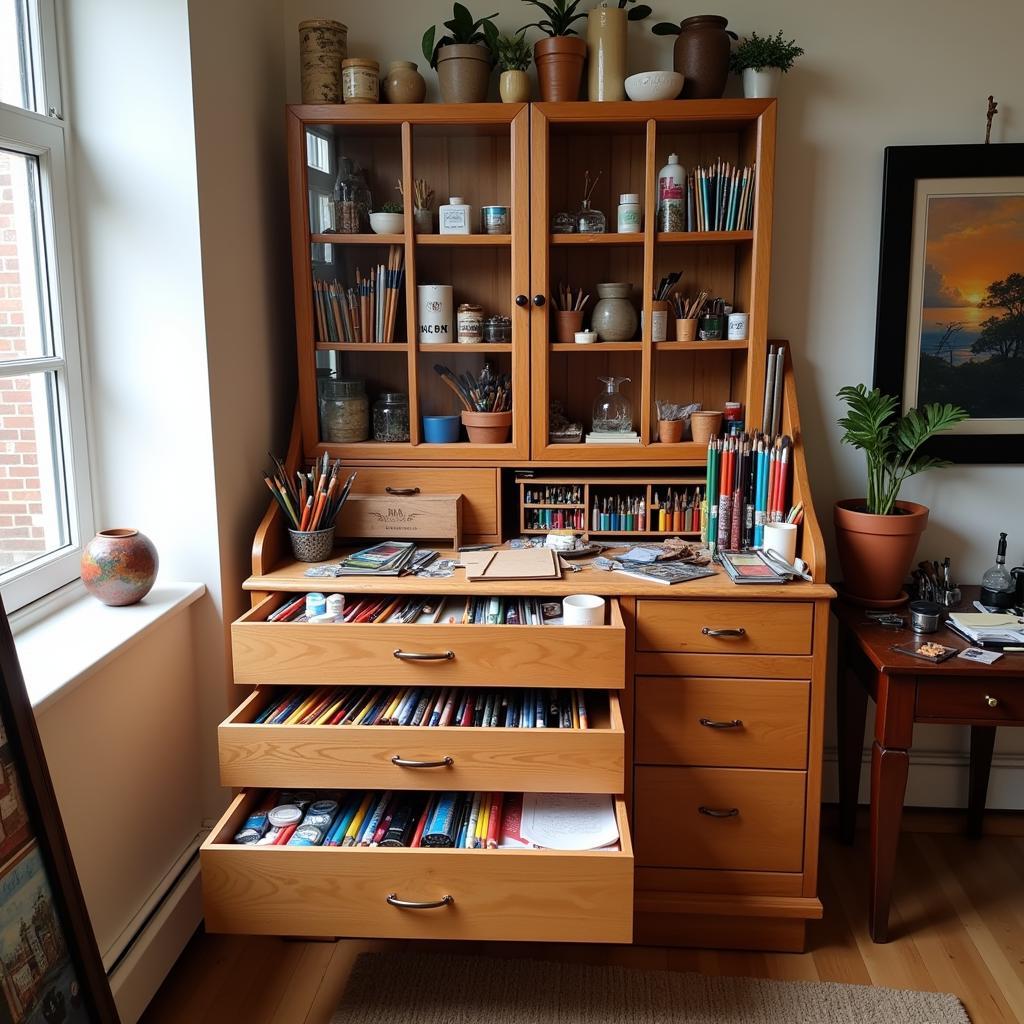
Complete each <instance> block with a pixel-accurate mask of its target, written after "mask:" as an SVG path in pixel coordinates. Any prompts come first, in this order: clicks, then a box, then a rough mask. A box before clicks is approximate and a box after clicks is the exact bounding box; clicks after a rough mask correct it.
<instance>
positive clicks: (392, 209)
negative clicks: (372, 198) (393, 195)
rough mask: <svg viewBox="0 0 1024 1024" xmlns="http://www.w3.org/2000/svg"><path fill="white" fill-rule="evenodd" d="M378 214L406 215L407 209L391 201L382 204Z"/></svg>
mask: <svg viewBox="0 0 1024 1024" xmlns="http://www.w3.org/2000/svg"><path fill="white" fill-rule="evenodd" d="M377 212H378V213H404V212H405V208H404V207H403V206H402V204H401V203H396V202H395V201H394V200H393V199H389V200H388V201H387V202H386V203H381V205H380V209H379V210H378V211H377Z"/></svg>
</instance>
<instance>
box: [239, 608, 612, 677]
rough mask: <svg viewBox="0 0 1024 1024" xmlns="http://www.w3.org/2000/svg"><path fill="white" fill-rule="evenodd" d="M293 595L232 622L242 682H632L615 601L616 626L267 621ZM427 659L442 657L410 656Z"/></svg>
mask: <svg viewBox="0 0 1024 1024" xmlns="http://www.w3.org/2000/svg"><path fill="white" fill-rule="evenodd" d="M290 596H291V595H288V594H273V595H271V596H270V597H268V598H266V599H265V600H264V601H262V602H260V604H258V605H257V606H256V607H255V608H253V609H252V610H251V611H249V612H247V613H246V614H245V615H243V616H242V617H241V618H240V619H238V620H237V621H235V622H234V623H232V625H231V652H232V658H233V661H234V676H235V682H236V683H302V684H309V685H315V686H323V685H328V684H332V683H341V684H351V683H353V682H359V683H393V684H396V685H407V684H423V685H432V686H450V685H453V684H454V685H459V684H486V685H488V686H556V687H558V686H574V687H587V688H596V689H601V690H606V689H617V690H620V689H622V687H623V686H624V685H625V673H626V629H625V626H624V625H623V623H622V613H621V611H620V610H619V603H618V601H616V600H615V599H614V598H610V599H609V601H608V609H609V618H608V622H609V624H608V625H607V626H483V625H477V626H470V625H448V624H422V625H420V624H413V625H407V626H392V625H387V624H380V623H364V624H361V625H352V624H341V623H327V624H318V625H310V624H309V623H293V622H267V621H265V620H266V618H267V616H268V615H270V613H271V612H272V611H274V610H275V609H276V608H278V607H279V606H280V605H281V604H282V603H283V602H284V601H285V600H286V599H288V598H289V597H290ZM424 654H425V655H428V656H431V657H432V658H433V659H434V660H420V659H408V656H409V655H424ZM402 655H405V656H406V657H402Z"/></svg>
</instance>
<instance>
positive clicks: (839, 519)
mask: <svg viewBox="0 0 1024 1024" xmlns="http://www.w3.org/2000/svg"><path fill="white" fill-rule="evenodd" d="M836 397H837V398H841V399H842V400H843V401H844V402H845V403H846V406H847V413H846V415H845V416H843V417H842V418H840V420H839V425H840V426H841V427H842V428H843V431H844V433H843V436H842V439H841V440H842V442H843V444H848V445H852V446H853V447H854V448H857V449H859V450H860V451H862V452H864V456H865V458H866V460H867V470H868V488H867V497H865V498H847V499H845V500H843V501H837V502H836V504H835V509H834V520H833V521H834V523H835V529H836V546H837V547H838V549H839V562H840V565H841V566H842V569H843V585H844V589H845V592H846V595H847V596H849V597H851V598H853V599H854V600H855V601H858V602H861V603H864V604H877V603H883V604H884V603H886V602H889V603H896V602H898V601H899V598H900V596H901V591H902V589H903V582H904V580H905V579H906V578H907V573H908V572H909V571H910V566H911V563H912V562H913V560H914V553H915V552H916V551H917V544H918V541H919V540H920V539H921V534H922V533H923V532H924V528H925V527H926V526H927V525H928V509H927V508H926V507H925V506H924V505H919V504H917V503H916V502H913V501H900V500H899V493H900V488H901V487H902V486H903V481H904V480H906V479H908V478H909V477H911V476H913V475H914V474H915V473H921V472H923V471H924V470H926V469H934V468H936V467H939V466H946V465H949V463H947V462H944V461H943V460H941V459H936V458H934V457H932V456H930V455H921V454H918V453H919V451H920V448H921V446H922V445H923V444H924V443H925V442H926V441H927V440H928V439H929V438H931V437H934V436H935V435H936V434H938V433H941V432H942V431H943V430H948V429H949V428H950V427H953V426H955V425H956V424H957V423H960V422H962V421H963V420H965V419H967V412H966V411H965V410H964V409H961V408H960V407H959V406H955V405H942V404H939V403H931V404H929V405H925V406H922V407H921V408H920V409H910V410H909V411H908V412H907V413H906V414H905V415H903V416H899V417H897V416H896V407H897V405H898V402H897V400H896V399H895V398H894V397H893V396H892V395H883V394H882V392H881V391H879V390H878V388H874V389H872V390H871V391H868V389H867V388H866V387H865V386H864V385H863V384H858V385H857V386H856V387H849V386H848V387H845V388H842V389H841V390H840V391H839V393H838V394H837V395H836Z"/></svg>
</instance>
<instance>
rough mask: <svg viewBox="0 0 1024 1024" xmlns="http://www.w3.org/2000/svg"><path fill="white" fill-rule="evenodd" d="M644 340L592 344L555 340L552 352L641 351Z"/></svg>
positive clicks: (596, 342)
mask: <svg viewBox="0 0 1024 1024" xmlns="http://www.w3.org/2000/svg"><path fill="white" fill-rule="evenodd" d="M643 346H644V343H643V342H642V341H595V342H593V343H592V344H590V345H577V344H576V342H574V341H553V342H552V343H551V345H550V346H549V348H550V349H551V351H552V352H639V351H640V350H641V349H642V348H643Z"/></svg>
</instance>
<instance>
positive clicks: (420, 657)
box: [391, 648, 455, 661]
mask: <svg viewBox="0 0 1024 1024" xmlns="http://www.w3.org/2000/svg"><path fill="white" fill-rule="evenodd" d="M391 653H392V654H393V655H394V656H395V657H396V658H398V660H399V661H451V660H452V659H453V658H454V657H455V652H454V651H434V652H433V653H430V652H427V653H420V652H418V651H403V650H402V649H401V648H399V649H398V650H396V651H392V652H391Z"/></svg>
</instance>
